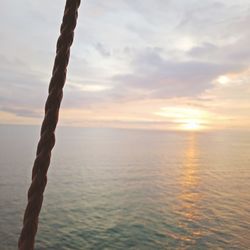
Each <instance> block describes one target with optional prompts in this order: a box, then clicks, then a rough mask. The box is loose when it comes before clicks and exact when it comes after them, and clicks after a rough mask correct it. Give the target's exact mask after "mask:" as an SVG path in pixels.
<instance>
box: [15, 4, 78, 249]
mask: <svg viewBox="0 0 250 250" xmlns="http://www.w3.org/2000/svg"><path fill="white" fill-rule="evenodd" d="M80 2H81V0H67V1H66V6H65V10H64V17H63V21H62V25H61V29H60V32H61V34H60V36H59V38H58V41H57V48H56V58H55V62H54V67H53V72H52V78H51V80H50V85H49V96H48V98H47V101H46V104H45V117H44V120H43V124H42V128H41V134H40V140H39V143H38V146H37V152H36V159H35V161H34V165H33V170H32V183H31V185H30V188H29V191H28V205H27V207H26V210H25V214H24V218H23V228H22V231H21V235H20V237H19V241H18V248H19V250H33V249H34V243H35V235H36V232H37V227H38V217H39V213H40V210H41V207H42V202H43V192H44V190H45V186H46V183H47V171H48V168H49V164H50V158H51V151H52V149H53V147H54V145H55V129H56V125H57V122H58V116H59V108H60V104H61V101H62V97H63V86H64V84H65V80H66V73H67V66H68V62H69V56H70V47H71V44H72V42H73V38H74V29H75V26H76V22H77V15H78V12H77V11H78V8H79V5H80Z"/></svg>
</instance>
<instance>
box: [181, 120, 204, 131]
mask: <svg viewBox="0 0 250 250" xmlns="http://www.w3.org/2000/svg"><path fill="white" fill-rule="evenodd" d="M181 127H182V129H184V130H200V129H201V125H200V123H199V122H198V121H195V120H189V121H187V122H186V123H185V124H183V125H182V126H181Z"/></svg>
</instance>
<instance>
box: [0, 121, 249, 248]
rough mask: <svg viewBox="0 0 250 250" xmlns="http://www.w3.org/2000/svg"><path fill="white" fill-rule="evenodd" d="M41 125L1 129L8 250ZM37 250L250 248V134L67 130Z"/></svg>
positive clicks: (0, 238) (0, 208)
mask: <svg viewBox="0 0 250 250" xmlns="http://www.w3.org/2000/svg"><path fill="white" fill-rule="evenodd" d="M38 136H39V128H38V127H31V126H30V127H28V126H0V171H1V174H0V245H1V246H0V249H1V250H5V249H16V245H17V238H18V235H19V232H20V229H21V222H22V216H23V212H24V208H25V204H26V202H27V198H26V193H27V189H28V186H29V184H30V176H31V168H32V163H33V160H34V155H35V149H36V144H37V141H38ZM48 176H49V178H48V185H47V188H46V191H45V199H44V203H43V208H42V212H41V215H40V225H39V231H38V234H37V240H36V249H58V250H59V249H150V250H151V249H152V250H154V249H250V134H249V133H236V132H213V133H212V132H210V133H184V132H179V133H177V132H160V131H142V130H141V131H140V130H119V129H86V128H59V129H58V131H57V144H56V146H55V149H54V151H53V157H52V163H51V166H50V169H49V173H48Z"/></svg>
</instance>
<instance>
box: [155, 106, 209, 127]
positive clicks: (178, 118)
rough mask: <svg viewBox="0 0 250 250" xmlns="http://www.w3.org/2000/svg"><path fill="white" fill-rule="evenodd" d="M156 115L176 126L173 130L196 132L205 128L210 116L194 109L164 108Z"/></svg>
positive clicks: (183, 107) (184, 107)
mask: <svg viewBox="0 0 250 250" xmlns="http://www.w3.org/2000/svg"><path fill="white" fill-rule="evenodd" d="M155 114H156V115H160V116H162V117H165V118H167V119H168V120H169V121H171V122H172V123H174V124H176V125H175V128H176V129H179V130H188V131H198V130H203V129H205V128H207V127H206V126H205V124H208V123H209V118H210V114H209V113H208V112H207V111H205V110H203V109H199V108H195V107H186V106H182V107H166V108H162V109H161V111H159V112H156V113H155Z"/></svg>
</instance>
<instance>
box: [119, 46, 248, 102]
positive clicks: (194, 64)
mask: <svg viewBox="0 0 250 250" xmlns="http://www.w3.org/2000/svg"><path fill="white" fill-rule="evenodd" d="M162 51H163V50H162V49H159V48H146V49H144V50H143V51H141V52H140V53H138V54H136V55H135V57H134V58H133V60H132V62H131V63H132V72H131V73H128V74H121V75H116V76H114V79H115V80H117V81H119V82H120V84H123V85H124V86H127V87H128V88H134V89H137V90H138V89H141V90H144V91H145V90H147V91H148V98H150V97H151V98H169V97H176V96H180V97H183V96H196V95H199V94H201V93H202V92H204V91H205V90H206V89H209V88H211V87H212V80H213V79H215V78H216V77H217V76H218V75H221V74H225V73H228V72H232V71H238V70H240V69H242V68H244V66H242V65H241V64H234V63H225V64H217V63H209V62H203V61H196V60H189V61H174V60H169V59H165V58H164V57H163V56H162V55H161V54H164V53H162Z"/></svg>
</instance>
